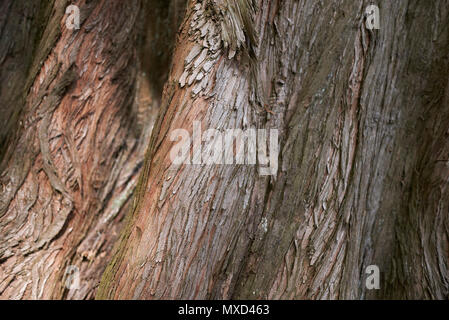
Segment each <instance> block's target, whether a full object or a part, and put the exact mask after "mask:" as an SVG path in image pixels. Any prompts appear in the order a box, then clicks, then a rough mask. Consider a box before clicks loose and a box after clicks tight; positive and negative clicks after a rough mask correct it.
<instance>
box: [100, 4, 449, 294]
mask: <svg viewBox="0 0 449 320" xmlns="http://www.w3.org/2000/svg"><path fill="white" fill-rule="evenodd" d="M369 4H371V1H343V0H332V1H297V0H284V1H277V0H259V1H254V2H253V1H249V0H248V1H246V0H243V1H235V2H234V1H225V0H213V1H212V0H210V1H193V0H192V1H189V6H188V9H187V19H186V22H185V23H184V24H183V26H182V29H181V36H180V38H179V41H178V43H177V47H176V50H175V55H174V61H173V66H172V71H171V74H170V77H169V80H168V82H167V84H166V86H165V90H164V95H163V98H162V104H161V110H160V113H159V118H158V120H157V122H156V125H155V129H154V131H153V135H152V139H151V142H150V148H149V150H148V153H147V156H146V162H145V166H144V169H143V174H142V176H141V178H140V182H139V186H138V189H137V192H136V196H135V199H134V200H133V205H132V211H131V213H130V215H129V220H128V221H127V223H126V226H125V228H124V230H123V232H122V235H121V238H120V241H119V242H118V244H117V246H116V249H115V254H114V258H113V259H112V261H111V263H110V264H109V266H108V268H107V270H106V272H105V274H104V276H103V279H102V282H101V284H100V288H99V291H98V295H97V298H125V299H133V298H134V299H161V298H162V299H166V298H176V299H178V298H196V299H199V298H215V299H227V298H251V299H252V298H257V299H260V298H276V299H287V298H288V299H293V298H294V299H300V298H301V299H303V298H312V299H331V298H332V299H336V298H340V299H341V298H356V299H359V298H362V299H363V298H439V299H442V298H447V297H448V288H449V282H448V281H449V279H448V256H449V249H448V234H449V232H448V231H449V224H448V209H449V208H448V199H449V197H448V196H449V194H448V181H449V180H448V178H449V177H448V174H449V170H448V164H449V162H448V160H449V140H448V137H449V120H448V119H449V117H448V115H449V114H448V113H449V107H448V102H449V100H448V99H449V91H448V90H449V88H448V77H447V70H448V53H449V52H448V51H449V34H448V22H449V16H448V14H449V13H448V6H447V4H448V3H447V1H442V0H441V1H438V0H434V1H420V0H410V1H407V0H401V1H383V2H381V3H380V4H379V6H380V8H381V29H380V30H374V31H369V30H367V29H366V28H365V25H364V22H365V19H364V12H365V8H366V7H367V6H368V5H369ZM253 11H254V12H253ZM252 18H254V23H251V19H252ZM253 51H254V52H253ZM254 56H257V59H255V58H254ZM193 121H201V124H202V128H203V131H204V130H206V129H208V128H214V129H220V130H224V129H227V128H229V129H236V128H240V129H247V128H263V129H270V128H273V129H278V130H280V137H279V141H280V145H281V153H280V156H279V171H278V174H277V175H276V176H273V177H261V176H260V175H259V169H258V167H256V166H248V165H227V166H225V165H221V166H219V165H218V166H210V165H209V166H201V165H184V166H174V165H172V163H171V161H170V157H169V153H170V150H171V147H172V146H173V145H174V143H173V142H172V141H171V140H170V133H171V131H172V130H175V129H179V128H184V129H187V130H188V131H189V132H191V133H192V126H193ZM372 264H375V265H378V266H379V267H380V269H381V271H382V278H381V290H375V291H368V290H366V287H365V268H366V267H367V266H368V265H372Z"/></svg>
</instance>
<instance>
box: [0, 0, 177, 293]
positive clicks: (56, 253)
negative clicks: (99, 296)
mask: <svg viewBox="0 0 449 320" xmlns="http://www.w3.org/2000/svg"><path fill="white" fill-rule="evenodd" d="M174 2H178V1H174ZM167 3H170V2H167ZM167 3H166V4H167ZM69 4H76V5H78V6H79V8H80V10H81V29H80V30H69V29H67V28H66V23H65V22H66V19H67V17H68V15H66V14H65V10H66V7H67V6H68V5H69ZM171 5H172V4H170V6H171ZM0 6H1V13H0V14H1V16H0V32H1V34H2V37H1V43H0V44H1V45H0V64H1V69H0V70H1V71H0V76H1V83H0V91H1V97H0V103H1V104H0V108H1V112H2V115H1V116H0V127H1V129H0V139H1V141H0V143H1V151H0V155H1V158H3V161H2V164H1V178H0V298H1V299H49V298H52V299H62V298H65V299H88V298H92V297H94V295H95V291H96V288H97V287H98V283H99V280H100V276H101V274H102V272H103V270H104V268H105V266H106V263H107V261H108V259H109V258H110V252H111V249H112V246H113V244H114V242H115V240H116V239H117V236H118V233H119V230H120V228H121V225H122V220H123V216H124V213H125V212H126V211H127V208H128V205H129V200H130V198H131V195H132V192H133V190H134V188H135V186H136V183H137V178H138V174H139V172H140V168H141V167H142V163H143V159H144V153H145V150H146V146H147V145H148V143H149V137H150V133H151V129H152V125H153V123H154V120H155V116H156V114H157V108H158V101H159V100H160V97H159V96H160V94H161V92H157V90H158V89H157V88H159V87H161V86H162V83H163V82H164V81H165V80H164V79H157V80H154V79H152V78H150V77H149V76H148V74H149V72H148V70H149V69H150V68H151V65H156V66H157V67H158V68H164V67H165V68H168V67H169V57H170V56H171V50H170V49H169V48H168V49H167V50H165V51H164V52H163V53H162V54H159V55H155V54H153V52H152V50H154V47H155V45H154V42H155V40H154V39H153V38H154V36H148V33H147V30H152V32H154V26H153V25H151V24H150V25H149V26H148V25H147V26H146V23H145V21H146V19H148V18H152V17H151V13H152V12H153V11H152V10H153V6H154V4H153V3H151V2H142V1H140V0H131V1H119V0H96V1H84V0H80V1H72V2H70V3H69V2H68V1H63V0H57V1H37V0H36V1H34V0H33V1H17V0H6V1H2V3H1V5H0ZM159 7H161V8H160V10H159V12H158V14H159V15H158V16H157V17H158V19H161V20H162V19H165V21H168V22H172V21H173V19H174V18H176V19H180V18H179V16H178V13H179V11H180V10H182V8H181V9H180V10H177V11H173V9H169V6H168V5H166V6H159ZM164 8H165V9H164ZM170 10H171V11H170ZM172 11H173V12H172ZM149 15H150V16H149ZM153 18H154V16H153ZM153 20H154V21H156V19H153ZM173 24H174V26H173V28H172V31H170V30H166V31H165V35H166V37H165V41H166V43H169V42H170V41H172V42H173V41H174V37H175V30H177V28H176V27H175V25H176V24H178V22H176V20H175V21H173ZM170 39H172V40H170ZM145 55H151V59H146V61H145V65H143V63H141V62H140V61H141V58H142V57H145ZM1 158H0V159H1ZM69 266H75V267H77V268H78V269H79V271H80V272H79V276H80V287H79V288H78V289H77V288H72V289H70V290H68V289H67V287H66V286H65V285H66V282H67V281H69V279H68V277H69V276H71V275H73V274H72V273H71V272H70V273H67V271H68V270H71V269H67V268H68V267H69ZM72 271H73V270H72Z"/></svg>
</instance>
